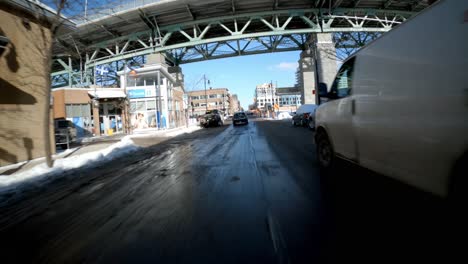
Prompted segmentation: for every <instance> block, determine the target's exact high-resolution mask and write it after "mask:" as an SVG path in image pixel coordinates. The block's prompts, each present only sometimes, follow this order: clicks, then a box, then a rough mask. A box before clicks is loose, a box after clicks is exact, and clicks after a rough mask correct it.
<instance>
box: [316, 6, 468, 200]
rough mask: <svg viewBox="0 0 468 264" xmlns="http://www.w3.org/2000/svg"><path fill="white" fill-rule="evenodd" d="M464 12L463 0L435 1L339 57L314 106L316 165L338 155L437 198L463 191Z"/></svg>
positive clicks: (467, 34)
mask: <svg viewBox="0 0 468 264" xmlns="http://www.w3.org/2000/svg"><path fill="white" fill-rule="evenodd" d="M467 14H468V1H452V0H450V1H439V2H437V3H435V4H433V5H432V6H431V7H429V8H428V9H426V10H424V11H423V12H422V13H420V14H419V15H417V16H415V17H413V18H412V19H410V20H409V21H407V22H405V23H404V24H402V25H400V26H398V27H397V28H395V29H393V30H392V31H390V32H388V33H386V34H384V35H383V36H382V37H380V38H379V39H377V40H375V41H374V42H372V43H370V44H369V45H368V46H366V47H364V48H363V49H362V50H360V51H359V52H357V53H356V54H355V55H354V56H352V57H351V58H349V59H348V60H347V61H345V62H344V64H343V65H342V67H341V68H340V70H339V72H338V74H337V76H336V78H335V81H334V83H333V85H332V87H331V88H330V90H329V92H328V93H327V92H326V95H325V96H324V97H326V98H328V102H327V103H325V104H323V105H321V106H320V107H319V108H318V109H317V111H316V135H315V140H316V145H317V156H318V160H319V164H320V166H321V167H323V168H330V167H331V166H332V165H333V164H334V158H335V157H340V158H344V159H346V160H350V161H352V162H355V163H357V164H360V165H361V166H363V167H366V168H369V169H371V170H373V171H376V172H378V173H382V174H384V175H387V176H390V177H392V178H395V179H398V180H400V181H403V182H405V183H407V184H410V185H413V186H416V187H418V188H420V189H423V190H425V191H429V192H432V193H434V194H437V195H440V196H446V195H448V193H449V191H452V189H451V188H456V189H458V188H464V190H465V191H468V189H467V187H468V186H467V185H466V181H467V179H468V178H467V177H468V172H467V165H468V164H467V163H468V17H467ZM322 88H323V84H322ZM319 90H320V89H319ZM322 90H323V89H322ZM325 91H327V90H325ZM461 175H463V177H462V176H461ZM462 186H463V187H462Z"/></svg>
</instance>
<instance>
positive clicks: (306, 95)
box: [299, 49, 316, 104]
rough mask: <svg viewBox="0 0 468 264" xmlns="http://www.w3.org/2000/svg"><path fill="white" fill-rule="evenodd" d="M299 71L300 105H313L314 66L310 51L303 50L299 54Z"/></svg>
mask: <svg viewBox="0 0 468 264" xmlns="http://www.w3.org/2000/svg"><path fill="white" fill-rule="evenodd" d="M299 68H300V69H299V70H300V80H299V81H300V84H299V85H300V87H301V103H302V104H315V101H316V99H315V94H314V93H313V91H314V90H315V86H316V81H315V78H316V77H315V76H316V75H315V64H314V58H313V53H312V51H311V50H310V49H309V50H305V51H303V52H301V58H300V59H299Z"/></svg>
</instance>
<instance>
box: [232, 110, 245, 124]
mask: <svg viewBox="0 0 468 264" xmlns="http://www.w3.org/2000/svg"><path fill="white" fill-rule="evenodd" d="M247 124H249V119H247V115H246V114H245V113H244V112H237V113H234V117H233V118H232V125H233V126H237V125H247Z"/></svg>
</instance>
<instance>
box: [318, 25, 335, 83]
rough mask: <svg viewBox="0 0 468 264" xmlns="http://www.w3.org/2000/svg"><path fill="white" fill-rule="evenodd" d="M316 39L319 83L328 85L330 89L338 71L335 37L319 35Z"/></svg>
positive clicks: (325, 34) (326, 34) (329, 34)
mask: <svg viewBox="0 0 468 264" xmlns="http://www.w3.org/2000/svg"><path fill="white" fill-rule="evenodd" d="M315 37H316V39H315V43H316V47H317V63H318V77H319V82H323V83H326V84H327V86H328V89H330V88H331V85H332V83H333V80H334V79H335V76H336V73H337V70H338V68H337V64H336V49H335V44H334V43H333V38H332V37H333V35H332V33H318V34H316V36H315Z"/></svg>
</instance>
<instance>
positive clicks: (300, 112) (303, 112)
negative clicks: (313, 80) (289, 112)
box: [292, 104, 318, 127]
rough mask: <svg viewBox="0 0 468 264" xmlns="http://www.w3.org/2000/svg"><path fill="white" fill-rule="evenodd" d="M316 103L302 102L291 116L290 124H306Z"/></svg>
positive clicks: (315, 107)
mask: <svg viewBox="0 0 468 264" xmlns="http://www.w3.org/2000/svg"><path fill="white" fill-rule="evenodd" d="M317 107H318V106H317V105H315V104H303V105H301V106H299V108H298V109H297V111H296V114H295V115H294V116H293V118H292V125H293V126H303V127H305V126H308V124H309V116H310V115H311V114H312V113H314V112H315V109H317Z"/></svg>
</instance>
